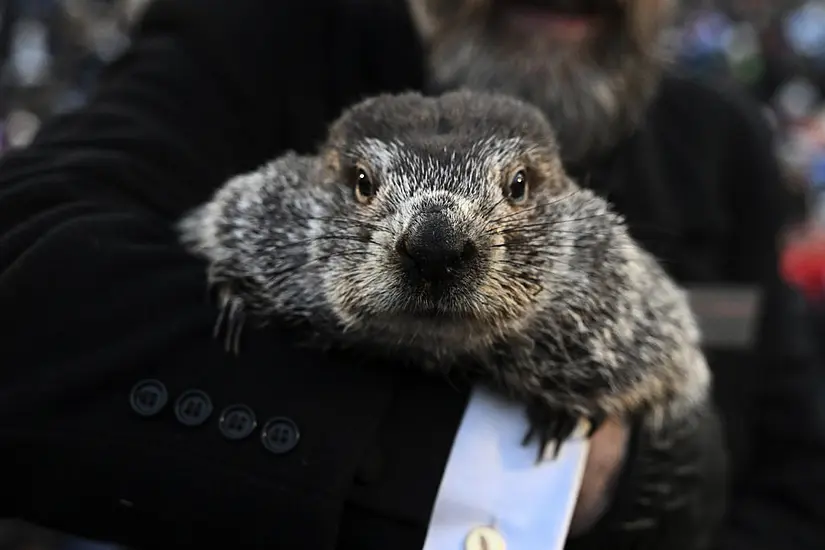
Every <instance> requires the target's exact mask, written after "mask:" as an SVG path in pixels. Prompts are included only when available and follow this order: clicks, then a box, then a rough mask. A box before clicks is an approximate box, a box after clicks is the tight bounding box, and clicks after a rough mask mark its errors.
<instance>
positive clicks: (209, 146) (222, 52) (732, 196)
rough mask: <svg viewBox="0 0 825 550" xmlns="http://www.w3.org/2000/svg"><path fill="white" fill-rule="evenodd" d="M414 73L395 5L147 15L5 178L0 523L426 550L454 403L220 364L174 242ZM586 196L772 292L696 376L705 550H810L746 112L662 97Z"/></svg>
mask: <svg viewBox="0 0 825 550" xmlns="http://www.w3.org/2000/svg"><path fill="white" fill-rule="evenodd" d="M422 75H423V67H422V59H421V52H420V50H419V47H418V44H417V42H416V38H415V35H414V33H413V30H412V28H411V25H410V22H409V21H408V19H407V16H406V12H405V10H404V9H403V5H402V3H401V2H394V3H393V2H389V1H386V0H374V1H373V2H364V1H356V0H341V1H338V2H334V1H332V0H319V1H314V2H310V1H308V0H304V1H300V2H299V1H294V2H293V1H290V2H276V1H274V0H232V1H231V2H227V1H226V0H168V1H167V0H159V1H158V2H157V4H156V5H155V6H154V7H153V8H151V10H150V12H149V15H148V17H147V19H146V21H145V23H144V24H143V25H142V27H141V29H140V31H139V33H138V34H137V36H136V39H135V41H134V45H133V47H132V48H131V49H130V50H129V52H128V53H127V54H126V55H125V56H124V57H123V58H122V59H121V60H119V61H118V62H117V63H115V64H114V65H113V66H112V67H111V68H110V69H109V70H108V71H107V73H106V75H105V78H104V79H103V80H102V81H101V83H100V88H99V92H98V93H97V95H96V96H95V97H94V98H93V100H92V101H91V104H90V105H89V106H87V107H85V108H83V109H81V110H80V111H79V112H76V113H74V114H69V115H65V116H61V117H59V118H55V119H53V120H52V121H50V122H49V123H48V124H46V125H45V126H44V127H43V128H42V130H41V133H40V134H39V136H38V138H37V139H36V141H35V142H34V143H33V145H32V146H31V147H29V148H28V149H27V150H23V151H20V152H17V153H14V154H10V155H8V156H7V157H6V158H4V159H3V160H2V162H0V311H2V312H3V314H4V315H3V317H4V318H5V319H6V324H7V327H6V328H5V329H4V330H3V331H2V333H0V334H2V347H1V348H0V487H2V491H0V516H18V517H23V518H26V519H28V520H31V521H34V522H37V523H41V524H44V525H47V526H51V527H56V528H59V529H64V530H67V531H70V532H73V533H78V534H81V535H85V536H89V537H93V538H97V539H112V540H117V541H121V542H126V543H129V544H132V545H135V546H139V547H140V546H142V547H145V548H152V549H154V548H161V547H163V546H165V545H169V546H170V547H180V545H182V544H189V543H204V544H210V543H213V544H221V545H223V546H229V547H232V546H234V545H235V544H242V545H243V546H248V547H268V548H289V549H290V550H301V549H308V550H309V549H311V550H326V549H332V548H337V549H344V548H359V549H365V550H366V549H371V548H375V549H381V550H384V549H386V548H393V549H395V550H406V549H410V550H412V549H415V548H420V546H421V543H422V541H423V538H424V535H425V532H426V525H427V521H428V519H429V514H430V511H431V508H432V504H433V500H434V498H435V494H436V491H437V489H438V484H439V480H440V476H441V474H442V470H443V468H444V465H445V463H446V459H447V455H448V452H449V449H450V445H451V442H452V438H453V436H454V434H455V431H456V428H457V426H458V423H459V421H460V417H461V414H462V412H463V407H464V405H465V403H466V399H467V395H468V392H467V390H466V388H462V387H455V386H453V385H451V384H449V383H447V382H446V381H445V380H443V379H441V378H429V377H426V376H424V375H419V374H416V373H412V372H404V371H402V370H399V369H394V368H392V367H393V365H372V364H367V362H366V360H364V359H362V358H359V357H350V356H343V355H341V356H337V355H336V356H334V357H332V356H326V355H323V354H321V353H319V352H316V351H313V350H308V349H302V348H301V347H299V346H297V345H296V344H295V340H296V338H295V337H294V335H292V334H291V333H290V332H289V331H287V330H285V329H279V328H276V327H272V328H270V329H267V330H264V331H258V332H252V331H250V332H249V333H248V334H247V341H246V348H245V349H244V353H242V354H241V355H240V356H239V357H238V358H233V357H231V356H229V355H227V354H225V353H223V351H222V348H221V344H220V343H219V342H216V341H213V339H212V337H211V330H212V327H213V323H214V320H215V309H214V305H213V304H210V303H209V301H208V300H207V297H206V292H205V278H204V272H203V266H202V264H201V263H199V262H198V261H196V260H194V259H192V258H190V257H189V256H188V255H187V254H186V253H184V252H183V250H182V249H181V248H180V247H179V246H178V245H177V244H176V237H175V234H174V232H173V230H172V228H171V223H172V222H173V221H174V220H176V219H177V218H178V217H179V216H180V215H181V214H182V213H183V212H184V211H186V209H188V208H190V207H193V206H195V205H196V204H198V203H200V202H201V201H204V200H206V199H207V198H208V196H209V195H210V193H211V192H212V191H213V190H214V189H215V188H216V187H217V186H219V185H220V184H221V183H222V182H223V181H224V180H225V179H226V178H228V177H229V176H231V175H233V174H235V173H238V172H241V171H244V170H249V169H253V168H255V167H257V166H258V165H259V164H261V163H262V162H264V161H265V160H267V159H269V158H271V157H273V156H274V155H276V154H277V153H279V152H281V151H283V150H285V149H296V150H298V151H301V152H309V151H312V150H313V149H314V148H315V147H316V145H317V144H318V143H319V142H320V141H321V140H322V139H323V138H324V133H325V127H326V125H327V124H328V122H329V121H330V120H331V119H333V118H335V117H336V116H337V115H338V114H339V113H340V111H341V110H342V109H343V108H344V107H345V106H347V105H349V104H351V103H352V102H354V101H356V100H358V99H360V98H361V97H363V96H366V95H371V94H373V93H377V92H380V91H401V90H406V89H411V88H419V87H420V86H421V83H422ZM586 172H587V173H588V175H589V176H590V179H589V180H588V181H590V183H591V185H594V186H596V187H597V188H599V189H600V190H602V191H603V192H604V193H606V194H607V195H608V196H609V197H610V198H611V199H612V200H613V201H614V202H615V203H616V204H617V205H618V207H619V208H620V210H622V211H623V212H624V213H625V214H626V215H627V217H628V218H629V221H630V224H631V226H632V228H633V231H634V233H635V234H636V235H637V236H638V237H639V238H640V239H641V241H642V242H643V243H644V244H645V245H646V246H648V247H649V248H650V249H651V250H652V251H653V252H654V253H656V254H657V255H659V256H660V257H662V258H663V259H664V260H665V262H666V266H667V267H668V269H669V270H670V272H671V273H672V274H673V275H674V276H675V277H677V278H678V279H679V280H681V281H684V282H702V281H705V282H707V281H710V282H718V281H729V282H737V283H745V282H751V281H755V280H760V281H763V282H764V284H765V285H766V288H768V289H769V296H770V299H769V300H768V308H767V310H766V311H767V313H766V316H765V323H764V325H763V326H764V330H763V331H762V335H761V338H760V342H761V343H762V344H763V345H762V347H761V349H760V351H759V353H758V354H756V355H754V356H749V357H744V356H740V355H734V354H714V355H713V356H712V358H711V359H712V366H713V369H714V372H715V374H716V380H717V384H716V388H717V393H718V397H719V399H718V402H719V404H720V407H721V408H722V410H723V412H724V420H725V425H726V431H727V436H728V438H729V441H730V447H731V454H732V461H733V467H734V473H735V478H734V482H735V500H734V502H733V508H732V511H731V513H730V518H729V521H728V522H727V525H726V529H725V532H724V533H723V534H722V536H721V539H720V544H719V548H724V549H726V550H734V549H739V548H741V549H748V550H755V549H777V550H778V549H780V548H781V549H782V550H785V549H789V548H800V549H804V548H811V549H814V548H816V549H819V550H821V549H822V548H825V542H824V541H825V534H823V530H824V529H825V527H823V526H825V501H823V498H824V497H823V495H825V491H823V481H825V468H824V467H823V465H822V464H823V462H825V428H824V427H823V412H822V407H821V405H820V403H821V402H822V396H823V395H825V394H823V390H822V379H821V376H820V374H817V373H816V370H815V369H816V366H815V364H814V363H813V362H811V361H810V360H809V358H808V357H807V356H806V355H805V353H804V352H805V350H804V349H803V347H801V346H798V345H795V342H796V340H795V339H794V337H795V336H797V335H798V334H799V332H800V328H799V326H798V325H797V324H796V321H795V319H796V317H795V316H794V315H795V313H794V312H793V311H792V310H791V308H789V307H785V305H786V304H789V303H791V302H789V301H786V300H782V299H781V291H780V285H779V282H778V277H777V274H776V242H775V238H776V235H777V231H778V229H779V227H780V225H781V224H782V217H783V206H782V205H783V203H784V197H785V191H784V190H783V188H782V186H781V185H780V181H779V176H778V173H777V167H776V164H775V161H774V159H773V157H772V154H771V145H770V136H769V133H768V131H767V129H766V128H765V125H764V124H763V122H762V120H761V119H760V116H759V113H758V111H757V109H756V108H755V107H754V106H752V105H749V104H748V103H747V102H745V101H743V100H741V99H740V98H739V97H738V96H736V95H735V94H732V93H728V92H726V91H719V90H713V89H710V88H709V87H705V86H703V85H700V84H697V83H693V82H690V81H688V80H684V79H679V78H676V77H669V78H668V79H666V81H665V82H664V84H663V86H662V90H661V93H660V95H659V97H658V98H657V100H656V102H655V104H654V105H653V106H652V108H651V109H650V112H649V114H648V117H647V120H646V122H645V124H644V127H643V128H642V129H641V130H640V131H639V132H638V133H637V134H636V135H634V136H633V137H632V138H630V139H629V140H628V141H627V142H626V143H623V144H622V145H621V146H620V147H619V148H618V149H617V150H616V151H615V153H614V154H612V155H610V156H608V157H607V158H605V159H604V160H603V161H602V162H600V163H598V164H595V165H593V166H589V167H588V168H587V170H586ZM195 390H197V391H199V392H202V393H192V392H194V391H195ZM233 405H242V407H241V408H235V409H229V410H227V408H228V407H232V406H233ZM230 413H231V414H230ZM251 414H254V418H255V422H254V424H253V422H252V417H251V416H250V415H251ZM244 421H246V423H244ZM247 428H254V429H251V430H250V429H247ZM244 435H246V437H241V436H244ZM631 463H632V460H631ZM621 498H622V495H620V498H619V500H620V501H621ZM617 509H621V503H619V504H617ZM597 529H598V528H597Z"/></svg>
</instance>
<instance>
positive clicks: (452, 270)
mask: <svg viewBox="0 0 825 550" xmlns="http://www.w3.org/2000/svg"><path fill="white" fill-rule="evenodd" d="M476 253H477V249H476V246H475V244H474V243H473V241H472V240H470V239H468V238H467V236H466V234H465V233H464V231H462V230H461V229H460V228H458V227H456V225H455V224H454V223H453V222H451V221H450V219H449V218H448V217H447V216H446V215H445V214H444V213H442V212H424V213H422V214H421V215H420V217H419V218H418V219H417V220H415V223H413V225H412V227H410V230H409V231H408V232H407V233H406V234H405V235H404V237H402V238H401V239H400V240H399V241H398V254H399V256H400V257H401V263H402V265H403V266H404V267H405V269H407V271H408V272H409V273H410V274H413V275H416V276H418V277H421V278H422V279H425V280H427V281H429V282H445V281H447V280H449V279H451V278H454V277H456V276H458V275H460V274H461V272H462V271H463V270H464V268H466V267H467V265H468V264H469V263H470V262H471V261H472V260H473V259H474V258H475V257H476Z"/></svg>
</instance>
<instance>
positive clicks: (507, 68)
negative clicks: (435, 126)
mask: <svg viewBox="0 0 825 550" xmlns="http://www.w3.org/2000/svg"><path fill="white" fill-rule="evenodd" d="M453 32H454V34H452V35H451V36H450V37H449V38H448V39H445V40H443V41H439V43H438V44H437V45H435V47H434V48H433V49H432V51H431V52H430V56H429V62H430V72H431V74H430V78H431V79H432V84H433V86H434V87H435V88H438V89H448V88H457V87H465V88H471V89H477V90H485V91H491V92H500V93H506V94H509V95H513V96H516V97H519V98H521V99H523V100H525V101H528V102H530V103H532V104H534V105H536V106H537V107H539V108H540V109H541V110H542V111H543V112H544V113H545V115H546V116H547V117H548V118H549V120H550V122H551V124H552V125H553V126H554V129H555V131H556V134H557V139H558V141H559V144H560V147H561V154H562V157H563V158H564V160H565V161H567V162H572V163H577V162H582V161H585V160H587V159H589V158H592V157H593V156H596V155H598V154H599V153H602V152H603V151H604V150H606V149H608V148H610V147H612V146H614V145H616V144H617V143H618V142H619V141H621V140H622V139H623V138H625V137H627V136H628V135H629V134H630V133H632V131H633V130H634V129H635V128H636V127H637V125H638V124H639V122H640V119H641V118H642V117H643V116H644V112H645V110H646V108H647V106H648V105H649V103H650V101H651V99H652V97H653V96H654V94H655V92H656V89H657V87H658V83H659V77H660V74H661V70H662V66H663V63H662V61H661V60H660V59H659V58H658V56H656V55H655V54H653V53H642V52H638V51H635V52H634V51H631V48H629V47H623V46H625V45H624V44H622V43H621V42H618V41H617V43H616V44H614V46H615V48H614V49H612V51H608V52H607V53H606V54H605V55H604V56H602V57H603V58H602V59H601V60H600V62H598V63H597V62H596V61H595V60H594V59H592V58H586V57H584V55H582V54H580V53H575V52H566V53H561V54H559V53H558V52H553V51H546V52H544V53H541V50H542V48H541V47H538V46H537V47H536V48H534V49H532V50H530V51H527V52H522V53H519V54H516V53H509V54H507V53H504V52H501V51H496V50H495V49H494V46H493V44H492V43H491V42H492V41H491V40H490V39H489V38H488V37H486V36H484V35H483V34H482V33H481V32H471V31H469V30H468V31H465V33H464V35H463V36H459V35H458V34H457V33H456V32H455V31H453ZM525 49H526V48H525Z"/></svg>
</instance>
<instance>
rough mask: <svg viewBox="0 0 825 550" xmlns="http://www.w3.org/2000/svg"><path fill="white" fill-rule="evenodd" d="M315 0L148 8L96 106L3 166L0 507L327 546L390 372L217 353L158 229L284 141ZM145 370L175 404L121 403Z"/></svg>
mask: <svg viewBox="0 0 825 550" xmlns="http://www.w3.org/2000/svg"><path fill="white" fill-rule="evenodd" d="M317 4H318V3H314V4H313V2H276V1H271V2H270V1H268V0H233V1H232V2H225V1H222V0H197V1H196V0H169V1H167V0H159V1H158V3H157V4H156V5H155V6H154V7H153V8H151V9H150V11H149V12H148V14H147V16H146V20H145V22H144V23H143V25H142V27H141V29H140V30H139V32H138V34H137V36H136V38H135V40H134V43H133V45H132V47H131V49H130V51H129V52H128V53H127V54H126V55H125V56H124V57H123V58H122V59H121V60H119V61H118V62H116V63H115V65H113V66H112V67H111V68H110V69H109V70H108V71H107V72H106V74H105V75H104V77H103V79H102V80H101V83H100V85H99V89H98V92H97V93H96V95H95V97H94V98H93V99H92V100H91V101H90V103H89V104H88V105H87V106H85V107H84V108H82V109H80V110H79V111H77V112H75V113H72V114H69V115H65V116H61V117H58V118H55V119H53V120H51V121H49V122H48V123H47V124H45V125H44V126H43V128H42V129H41V132H40V133H39V135H38V136H37V138H36V139H35V140H34V142H33V143H32V144H31V145H30V146H29V147H28V148H26V149H25V150H19V151H15V152H12V153H9V154H8V155H7V156H5V157H4V158H3V159H2V160H0V311H2V312H3V313H2V316H3V318H4V323H3V325H4V327H3V331H2V338H1V339H2V346H1V348H2V349H0V486H1V487H2V488H3V489H2V490H0V517H22V518H24V519H27V520H30V521H33V522H36V523H40V524H44V525H46V526H49V527H53V528H57V529H59V530H64V531H69V532H73V533H78V534H81V535H85V536H87V537H90V538H94V539H107V540H114V541H119V542H124V543H126V544H129V545H130V546H134V547H149V548H160V547H163V546H164V545H166V546H171V547H181V546H187V545H190V544H201V543H209V542H213V543H215V544H219V545H220V544H224V543H225V544H226V545H230V546H231V545H232V544H234V543H236V542H237V541H236V540H234V538H236V537H237V536H238V533H243V538H244V540H247V541H254V542H255V543H256V544H258V545H260V546H261V547H271V548H272V547H274V548H278V547H289V548H295V549H299V548H308V549H309V548H312V549H323V548H331V547H332V546H333V545H334V541H335V537H336V536H337V535H336V533H337V532H338V529H337V526H336V522H337V521H338V519H339V517H340V515H341V506H342V499H343V496H342V495H343V494H344V493H345V492H346V489H347V488H348V487H349V484H350V483H351V481H352V478H353V475H354V474H353V471H354V469H355V468H356V463H357V461H358V460H360V458H361V455H362V454H363V452H364V446H365V445H366V441H367V440H369V439H370V438H372V437H373V435H374V434H373V432H374V431H375V429H376V425H377V424H378V422H379V421H380V418H381V412H382V411H383V410H384V408H385V407H386V406H387V403H388V399H389V398H388V395H389V394H390V392H389V384H390V383H391V380H389V375H387V376H385V375H383V374H379V373H374V372H372V371H370V370H369V369H368V368H366V366H364V368H361V366H363V365H359V364H357V363H359V362H358V361H357V360H354V359H353V360H352V361H350V362H353V363H356V364H352V365H350V364H347V361H346V360H344V359H340V360H339V359H336V360H335V361H333V360H332V359H330V358H328V357H326V356H324V355H323V354H321V353H320V352H316V351H314V350H306V349H298V347H297V346H295V345H294V344H292V343H291V341H290V338H289V337H288V336H286V335H285V334H283V333H281V332H279V331H277V330H273V331H270V332H268V333H266V334H265V335H264V334H261V335H259V336H257V337H256V336H250V337H249V340H248V348H247V349H248V350H249V352H248V353H246V351H245V352H244V353H243V354H241V356H239V357H238V358H232V356H230V355H229V354H225V353H223V349H222V346H221V345H220V344H219V343H217V342H216V341H215V340H214V339H213V338H212V334H211V330H212V327H213V325H214V322H215V310H214V306H213V305H211V304H209V302H208V300H207V299H206V287H205V271H204V266H203V265H201V264H200V263H199V262H197V261H195V260H193V259H192V258H190V257H189V256H188V255H187V254H185V253H184V252H183V250H182V249H181V247H179V246H178V244H177V239H176V236H175V234H174V233H173V231H172V228H171V225H172V222H173V221H175V220H176V219H177V218H178V217H179V216H180V215H181V214H182V213H183V212H184V211H185V210H186V209H187V208H189V207H191V206H194V205H195V204H197V203H199V202H200V201H202V200H204V199H205V198H206V197H207V196H208V195H209V194H210V193H211V192H212V191H213V190H214V189H215V188H216V186H218V185H219V184H220V183H221V182H222V181H223V180H224V178H226V177H227V176H229V175H230V174H234V173H237V172H240V171H243V170H246V169H249V168H253V167H255V166H256V165H257V164H258V163H260V162H262V161H264V160H265V159H266V158H268V157H270V156H271V155H274V154H276V152H277V151H279V150H280V149H281V148H282V145H283V143H282V137H283V136H284V135H285V134H286V132H287V131H290V130H291V129H293V128H291V125H292V124H293V122H292V121H290V118H289V117H290V114H289V113H290V112H291V111H294V110H295V105H294V104H293V102H294V101H300V100H301V99H300V98H301V86H302V85H303V82H304V81H303V80H302V73H301V70H302V69H301V68H299V67H296V65H297V64H298V61H296V60H295V59H296V58H298V57H300V55H298V54H299V53H300V52H297V53H296V50H295V44H296V43H298V42H297V41H293V38H295V37H299V38H300V40H301V42H300V43H301V44H304V43H307V44H309V43H312V42H313V40H314V39H315V38H318V37H316V36H315V35H314V33H315V32H316V30H317V29H315V28H314V25H315V23H313V21H317V20H321V19H322V14H321V13H317V14H315V15H317V17H314V16H313V13H312V11H313V10H317V9H318V5H317ZM276 7H277V10H278V11H276V10H275V8H276ZM310 16H312V17H310ZM312 47H314V46H307V48H308V49H309V48H312ZM313 70H315V71H318V70H319V69H318V67H317V66H316V67H315V68H314V69H313ZM285 76H289V78H291V79H292V80H291V81H290V82H289V85H288V86H286V88H287V89H289V90H291V91H292V92H294V93H290V94H289V95H286V94H283V93H282V94H281V95H280V96H278V95H277V94H276V92H277V89H278V88H279V87H281V88H283V87H284V79H285ZM293 95H294V96H295V98H293ZM296 131H297V130H296ZM250 358H253V359H250ZM387 370H389V369H387ZM146 380H154V381H158V382H160V383H161V384H163V388H165V390H164V391H165V392H166V393H165V394H164V395H165V397H163V399H161V398H160V397H157V396H158V395H160V393H155V394H153V395H155V397H156V398H155V399H154V401H152V403H159V402H161V401H164V400H166V399H168V404H167V405H166V408H165V409H163V412H161V413H159V414H157V415H156V416H153V417H151V418H146V417H142V416H141V415H140V414H135V413H134V411H133V410H132V409H133V407H130V396H131V398H134V397H135V393H134V392H132V393H130V392H131V391H132V388H134V387H135V386H136V383H137V382H139V381H146ZM152 387H153V388H155V390H157V391H158V392H159V391H160V390H158V388H159V387H160V386H158V385H157V384H155V385H154V386H152ZM192 389H197V390H204V391H206V393H207V395H208V396H209V397H210V398H211V405H209V407H214V413H213V415H212V416H211V417H210V420H209V424H208V425H203V426H202V427H200V428H197V427H191V429H190V428H187V424H184V423H183V422H178V421H176V413H178V412H180V409H177V408H175V403H176V400H177V399H178V398H179V397H180V396H182V395H184V394H185V393H186V392H187V391H189V390H192ZM155 390H153V391H155ZM140 395H145V393H144V394H140ZM187 395H196V396H197V395H201V394H191V393H190V394H187ZM138 399H143V397H140V396H139V397H138ZM197 399H200V401H191V403H195V405H193V407H196V408H192V409H189V410H190V412H191V411H196V412H197V411H203V410H206V409H207V408H209V407H207V405H205V404H204V403H205V401H203V399H202V396H201V397H197ZM141 403H142V404H145V403H144V402H143V401H142V402H141ZM233 403H240V404H243V405H246V406H249V407H250V409H251V410H252V411H253V412H255V413H257V415H258V416H257V423H258V424H257V425H258V429H259V431H260V429H262V428H263V427H264V426H265V422H266V421H267V419H269V418H275V417H281V418H282V419H284V418H285V419H286V420H281V421H279V422H281V423H280V424H277V426H278V429H279V430H281V431H278V432H277V434H281V435H283V434H286V435H283V438H282V439H283V440H272V441H269V440H262V439H261V437H264V438H265V436H264V435H262V434H259V437H257V436H251V437H249V438H247V439H244V440H243V441H233V440H231V438H229V437H221V434H220V432H219V429H218V417H219V413H220V412H221V411H222V410H223V409H224V408H225V407H228V406H230V405H232V404H233ZM319 403H320V404H321V405H320V406H319V405H318V404H319ZM133 405H134V401H133ZM141 406H142V405H141ZM141 410H143V411H144V412H145V410H146V409H145V407H144V408H143V409H141ZM185 412H186V411H184V413H185ZM186 414H189V413H186ZM192 414H195V413H192ZM184 418H190V417H188V416H187V417H184ZM246 418H247V419H248V418H249V417H246ZM178 419H180V417H178ZM290 423H294V425H295V426H296V427H297V428H299V430H292V428H291V427H290V426H292V425H293V424H290ZM236 428H237V429H242V427H240V425H237V426H236ZM282 428H283V429H282ZM231 433H237V432H231ZM255 433H258V432H255ZM299 433H300V440H299V442H298V446H297V447H295V449H294V450H293V451H291V452H289V453H285V452H284V447H283V446H280V447H279V445H284V443H283V441H287V442H289V441H293V440H294V439H297V437H298V435H297V434H299ZM290 434H291V435H290ZM281 435H278V437H281ZM262 441H263V443H266V445H263V444H262ZM267 442H268V443H267ZM267 445H268V446H267ZM264 447H266V448H264ZM267 449H269V451H272V452H268V451H267ZM273 449H275V450H274V451H273ZM276 451H277V453H276ZM279 453H280V454H279ZM221 537H226V540H224V541H223V542H221V541H222V540H223V539H221ZM233 537H234V538H233ZM298 541H300V543H299V542H298ZM176 545H177V546H176Z"/></svg>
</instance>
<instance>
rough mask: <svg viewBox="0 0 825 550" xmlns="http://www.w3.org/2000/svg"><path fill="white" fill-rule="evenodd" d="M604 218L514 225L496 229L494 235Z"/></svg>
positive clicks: (595, 216) (592, 217) (565, 219)
mask: <svg viewBox="0 0 825 550" xmlns="http://www.w3.org/2000/svg"><path fill="white" fill-rule="evenodd" d="M600 217H602V214H597V215H594V216H587V217H584V218H562V219H558V220H550V221H544V222H537V223H528V224H523V225H513V226H507V227H498V228H496V229H494V230H493V231H492V232H493V233H512V232H514V231H524V230H525V229H544V228H550V227H556V226H559V225H562V224H565V223H572V222H579V221H587V220H595V219H598V218H600Z"/></svg>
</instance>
